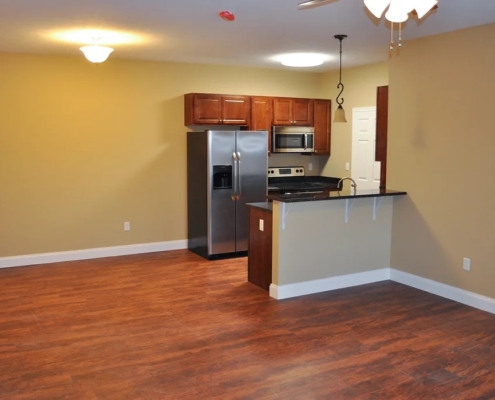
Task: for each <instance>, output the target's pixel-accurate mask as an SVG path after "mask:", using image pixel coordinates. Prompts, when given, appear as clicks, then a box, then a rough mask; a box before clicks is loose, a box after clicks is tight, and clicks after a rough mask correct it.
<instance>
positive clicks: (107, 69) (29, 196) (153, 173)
mask: <svg viewBox="0 0 495 400" xmlns="http://www.w3.org/2000/svg"><path fill="white" fill-rule="evenodd" d="M0 82H1V90H0V110H1V118H0V257H6V256H14V255H25V254H37V253H45V252H56V251H66V250H74V249H86V248H97V247H106V246H115V245H125V244H133V243H148V242H161V241H170V240H180V239H185V238H186V237H187V232H186V157H185V145H186V134H185V132H186V130H187V129H186V128H185V127H184V124H183V97H182V95H183V94H184V93H188V92H212V93H235V94H257V95H278V96H296V97H318V96H319V94H320V75H319V74H314V73H305V72H292V71H279V70H267V69H265V70H264V69H252V68H251V69H250V68H240V67H221V66H205V65H194V64H174V63H156V62H136V61H125V60H118V59H115V58H113V59H112V58H110V60H109V61H107V62H105V63H104V64H101V65H98V66H97V65H93V64H90V63H88V62H87V61H86V60H85V59H84V58H83V57H82V56H81V57H56V56H36V55H18V54H0ZM124 221H130V222H131V231H129V232H124V230H123V223H124Z"/></svg>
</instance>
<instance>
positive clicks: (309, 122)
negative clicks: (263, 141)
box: [273, 97, 313, 126]
mask: <svg viewBox="0 0 495 400" xmlns="http://www.w3.org/2000/svg"><path fill="white" fill-rule="evenodd" d="M273 125H285V126H287V125H301V126H313V100H312V99H292V98H287V97H275V98H274V99H273Z"/></svg>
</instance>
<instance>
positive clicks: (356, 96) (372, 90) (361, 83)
mask: <svg viewBox="0 0 495 400" xmlns="http://www.w3.org/2000/svg"><path fill="white" fill-rule="evenodd" d="M384 46H386V43H385V44H384ZM338 83H339V72H338V71H333V72H329V73H326V74H324V75H323V77H322V91H321V94H320V95H321V96H322V97H324V98H330V99H332V119H333V113H335V109H336V108H337V103H336V102H335V98H336V97H337V95H338V93H339V90H338V89H337V84H338ZM342 83H343V84H344V86H345V88H344V92H343V94H342V97H343V98H344V104H343V107H344V109H345V112H346V119H347V123H340V122H337V123H332V151H331V156H330V157H329V158H328V157H327V159H326V160H322V175H325V176H335V177H342V176H350V175H351V171H346V170H345V163H346V162H349V163H350V162H351V155H352V109H353V108H354V107H373V106H376V88H377V87H378V86H386V85H388V64H387V63H380V64H373V65H367V66H364V67H359V68H350V69H345V70H343V71H342ZM351 169H352V165H351Z"/></svg>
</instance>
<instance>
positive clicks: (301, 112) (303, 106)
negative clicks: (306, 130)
mask: <svg viewBox="0 0 495 400" xmlns="http://www.w3.org/2000/svg"><path fill="white" fill-rule="evenodd" d="M292 125H302V126H313V100H311V99H293V100H292Z"/></svg>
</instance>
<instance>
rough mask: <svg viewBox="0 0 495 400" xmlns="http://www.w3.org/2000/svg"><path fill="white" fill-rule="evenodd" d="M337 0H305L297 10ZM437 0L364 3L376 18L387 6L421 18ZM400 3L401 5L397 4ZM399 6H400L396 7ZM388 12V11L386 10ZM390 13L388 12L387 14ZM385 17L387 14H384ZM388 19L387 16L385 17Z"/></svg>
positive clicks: (383, 0) (374, 1)
mask: <svg viewBox="0 0 495 400" xmlns="http://www.w3.org/2000/svg"><path fill="white" fill-rule="evenodd" d="M335 1H338V0H307V1H303V2H301V3H299V4H298V5H297V8H298V10H303V9H305V8H309V7H315V6H320V5H321V6H322V5H324V4H328V3H333V2H335ZM437 3H438V1H437V0H401V2H400V3H399V0H364V5H365V6H366V7H367V8H368V10H370V12H371V13H372V14H373V15H375V17H377V18H381V16H382V14H383V12H384V11H385V9H386V8H387V7H388V9H389V11H390V9H391V8H392V12H393V13H398V12H399V13H401V16H403V15H404V13H406V14H409V13H411V14H413V15H417V16H419V18H422V17H423V16H424V15H425V14H426V13H428V12H430V11H433V10H436V9H437V8H438V4H437ZM398 4H401V5H398ZM398 7H401V8H398ZM387 14H389V12H387ZM389 15H390V14H389ZM385 17H386V18H387V15H385ZM387 19H388V18H387ZM389 21H391V22H404V21H398V20H394V21H392V20H390V19H389Z"/></svg>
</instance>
